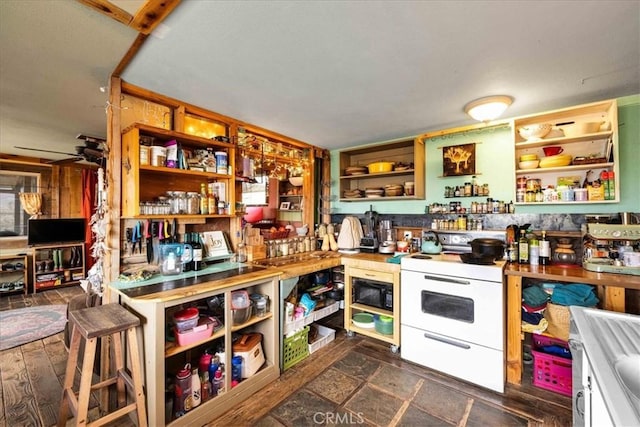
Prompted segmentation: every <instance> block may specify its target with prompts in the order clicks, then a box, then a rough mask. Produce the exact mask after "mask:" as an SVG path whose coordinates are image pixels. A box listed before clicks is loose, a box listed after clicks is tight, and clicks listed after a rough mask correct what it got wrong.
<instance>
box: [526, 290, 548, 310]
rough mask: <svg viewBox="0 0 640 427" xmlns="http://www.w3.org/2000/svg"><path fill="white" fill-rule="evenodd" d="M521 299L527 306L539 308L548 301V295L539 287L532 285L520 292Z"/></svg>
mask: <svg viewBox="0 0 640 427" xmlns="http://www.w3.org/2000/svg"><path fill="white" fill-rule="evenodd" d="M522 298H523V299H524V302H525V304H527V305H528V306H531V307H539V306H541V305H543V304H544V303H546V302H547V301H548V299H549V294H547V293H546V292H545V291H543V290H542V289H541V288H540V286H537V285H532V286H529V287H526V288H524V289H523V290H522Z"/></svg>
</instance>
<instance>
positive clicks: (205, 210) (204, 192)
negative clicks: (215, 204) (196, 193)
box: [200, 182, 209, 215]
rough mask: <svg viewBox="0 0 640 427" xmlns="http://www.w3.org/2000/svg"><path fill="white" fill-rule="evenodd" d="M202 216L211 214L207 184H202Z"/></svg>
mask: <svg viewBox="0 0 640 427" xmlns="http://www.w3.org/2000/svg"><path fill="white" fill-rule="evenodd" d="M200 214H201V215H208V214H209V197H208V195H207V183H206V182H203V183H202V184H200Z"/></svg>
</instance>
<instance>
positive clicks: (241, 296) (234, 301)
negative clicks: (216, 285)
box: [231, 291, 251, 310]
mask: <svg viewBox="0 0 640 427" xmlns="http://www.w3.org/2000/svg"><path fill="white" fill-rule="evenodd" d="M250 305H251V300H250V299H249V293H248V292H247V291H233V292H231V308H232V309H234V310H237V309H240V308H247V307H249V306H250Z"/></svg>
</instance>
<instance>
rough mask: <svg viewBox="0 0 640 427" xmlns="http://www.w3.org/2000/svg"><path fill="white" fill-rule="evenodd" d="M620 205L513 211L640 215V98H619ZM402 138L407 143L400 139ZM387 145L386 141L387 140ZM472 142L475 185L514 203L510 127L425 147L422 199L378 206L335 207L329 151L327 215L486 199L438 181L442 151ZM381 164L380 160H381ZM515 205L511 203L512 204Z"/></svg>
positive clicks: (335, 160) (335, 159)
mask: <svg viewBox="0 0 640 427" xmlns="http://www.w3.org/2000/svg"><path fill="white" fill-rule="evenodd" d="M618 126H619V132H620V133H619V143H620V146H619V157H620V174H619V175H620V177H619V179H620V180H621V181H620V202H619V203H594V204H575V205H574V204H557V205H553V204H544V205H523V206H516V213H611V212H629V211H630V212H640V95H632V96H628V97H624V98H618ZM403 139H406V138H403ZM385 142H390V141H385ZM470 142H475V143H477V145H476V171H477V173H478V175H477V177H478V182H479V183H485V182H486V183H488V184H489V189H490V196H491V197H492V198H493V199H497V200H504V201H506V202H509V201H510V200H512V199H513V198H514V190H513V189H514V188H515V173H514V168H515V164H514V156H515V148H514V146H513V141H512V136H511V128H510V127H508V126H505V127H501V128H491V129H486V130H481V131H470V132H465V133H459V134H455V135H447V136H444V137H439V138H436V139H430V140H428V141H426V142H425V158H426V172H425V194H426V196H425V200H407V201H386V202H385V201H380V200H379V199H362V202H360V201H358V202H339V201H338V199H339V198H340V197H339V182H338V177H339V176H340V170H339V169H340V167H339V166H340V156H339V150H333V151H331V177H332V180H331V194H332V202H331V208H332V209H331V213H335V214H362V213H364V212H365V211H367V210H369V207H370V205H373V210H375V211H377V212H378V213H383V214H384V213H386V214H421V213H424V212H425V207H426V206H427V205H430V204H432V203H445V204H448V203H449V201H452V200H455V201H461V202H462V204H463V206H465V207H468V206H469V204H470V203H471V202H472V201H474V200H475V201H481V200H483V199H484V198H475V197H474V198H457V199H445V198H444V188H445V186H456V185H461V184H464V182H465V181H469V180H470V178H471V177H469V176H462V177H442V149H441V147H447V146H450V145H458V144H463V143H470ZM381 160H382V159H381ZM514 201H515V200H514Z"/></svg>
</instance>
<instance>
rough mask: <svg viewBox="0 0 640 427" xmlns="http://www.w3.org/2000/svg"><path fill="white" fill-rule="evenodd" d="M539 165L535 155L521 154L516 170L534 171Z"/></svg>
mask: <svg viewBox="0 0 640 427" xmlns="http://www.w3.org/2000/svg"><path fill="white" fill-rule="evenodd" d="M539 164H540V160H538V155H537V154H523V155H522V156H520V162H519V163H518V169H536V168H537V167H538V165H539Z"/></svg>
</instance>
